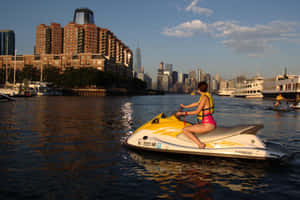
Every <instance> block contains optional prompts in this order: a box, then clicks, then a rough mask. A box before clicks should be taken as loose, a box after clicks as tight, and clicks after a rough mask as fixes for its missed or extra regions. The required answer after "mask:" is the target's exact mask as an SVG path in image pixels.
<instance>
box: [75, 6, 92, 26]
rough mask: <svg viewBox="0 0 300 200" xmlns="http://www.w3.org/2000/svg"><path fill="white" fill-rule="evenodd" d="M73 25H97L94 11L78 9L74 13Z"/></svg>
mask: <svg viewBox="0 0 300 200" xmlns="http://www.w3.org/2000/svg"><path fill="white" fill-rule="evenodd" d="M73 23H75V24H95V21H94V13H93V11H91V10H90V9H88V8H77V9H76V10H75V13H74V18H73Z"/></svg>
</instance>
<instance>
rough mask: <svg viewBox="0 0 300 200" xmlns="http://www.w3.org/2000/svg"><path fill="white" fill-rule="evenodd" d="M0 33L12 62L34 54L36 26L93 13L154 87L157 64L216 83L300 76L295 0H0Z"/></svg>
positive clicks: (299, 33)
mask: <svg viewBox="0 0 300 200" xmlns="http://www.w3.org/2000/svg"><path fill="white" fill-rule="evenodd" d="M0 5H1V7H0V19H1V20H0V30H7V29H12V30H14V31H15V34H16V49H17V54H33V47H34V45H35V32H36V26H37V25H39V24H47V25H50V23H51V22H56V23H60V24H61V26H65V25H66V24H68V23H69V22H71V21H72V20H73V15H74V11H75V9H76V8H82V7H85V8H89V9H91V10H92V11H93V12H94V17H95V24H96V25H97V26H98V27H103V28H108V29H109V30H111V31H112V32H113V33H114V34H115V35H116V36H117V37H118V38H119V39H120V40H122V41H123V43H124V44H126V45H127V46H129V48H130V49H131V50H132V51H133V52H135V49H136V48H137V47H139V48H140V49H141V55H142V65H143V66H144V69H145V72H146V73H148V74H150V75H151V76H152V77H153V78H154V79H156V74H157V69H158V68H159V64H160V62H161V61H163V62H164V63H168V64H173V69H174V70H176V71H178V72H183V73H188V72H189V71H191V70H196V69H198V68H200V69H202V70H203V71H204V72H206V73H210V74H211V75H213V76H215V74H216V73H218V74H219V75H220V76H221V77H222V78H223V79H231V78H233V77H235V76H237V75H245V76H247V77H248V78H251V77H253V76H255V75H257V74H260V75H262V76H264V77H266V78H268V77H273V76H275V75H278V74H282V73H283V71H284V67H287V69H288V73H289V74H296V75H300V56H299V53H300V12H299V10H300V1H299V0H226V1H225V0H51V1H50V0H9V1H8V0H0Z"/></svg>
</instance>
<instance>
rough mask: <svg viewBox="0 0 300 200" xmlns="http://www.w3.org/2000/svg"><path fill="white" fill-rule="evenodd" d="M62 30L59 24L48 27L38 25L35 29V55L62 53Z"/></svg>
mask: <svg viewBox="0 0 300 200" xmlns="http://www.w3.org/2000/svg"><path fill="white" fill-rule="evenodd" d="M62 47H63V29H62V28H61V26H60V24H57V23H51V24H50V26H47V25H45V24H40V25H38V26H37V27H36V43H35V54H36V55H41V54H61V53H62V52H63V48H62Z"/></svg>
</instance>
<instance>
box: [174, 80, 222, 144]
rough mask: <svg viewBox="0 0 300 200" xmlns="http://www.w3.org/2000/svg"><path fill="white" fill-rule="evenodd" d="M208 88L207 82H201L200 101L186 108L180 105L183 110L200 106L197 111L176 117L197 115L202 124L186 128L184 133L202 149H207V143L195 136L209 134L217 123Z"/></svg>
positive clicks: (180, 113)
mask: <svg viewBox="0 0 300 200" xmlns="http://www.w3.org/2000/svg"><path fill="white" fill-rule="evenodd" d="M207 87H208V85H207V83H206V82H200V83H199V84H198V92H199V93H200V95H201V97H200V99H199V101H198V102H195V103H192V104H190V105H186V106H185V105H183V104H180V106H181V108H193V107H197V106H198V107H197V109H196V110H194V111H189V112H177V113H176V116H180V115H197V116H198V119H200V120H201V123H199V124H194V125H192V126H187V127H184V128H183V130H182V131H183V133H184V134H185V135H186V136H187V137H189V138H190V139H191V140H193V141H194V142H195V143H196V144H197V145H198V147H199V148H201V149H203V148H205V143H203V142H201V141H200V140H199V139H198V138H197V137H196V136H195V135H194V134H203V133H207V132H210V131H212V130H214V129H215V128H216V122H215V120H214V118H213V116H212V113H213V112H214V101H213V99H212V97H211V95H210V94H209V93H208V92H207Z"/></svg>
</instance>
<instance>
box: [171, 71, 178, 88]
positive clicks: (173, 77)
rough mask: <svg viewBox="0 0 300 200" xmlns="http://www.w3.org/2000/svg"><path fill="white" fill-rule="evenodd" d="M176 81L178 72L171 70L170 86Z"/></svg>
mask: <svg viewBox="0 0 300 200" xmlns="http://www.w3.org/2000/svg"><path fill="white" fill-rule="evenodd" d="M177 82H178V72H177V71H173V72H172V86H173V85H174V84H175V83H177Z"/></svg>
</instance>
